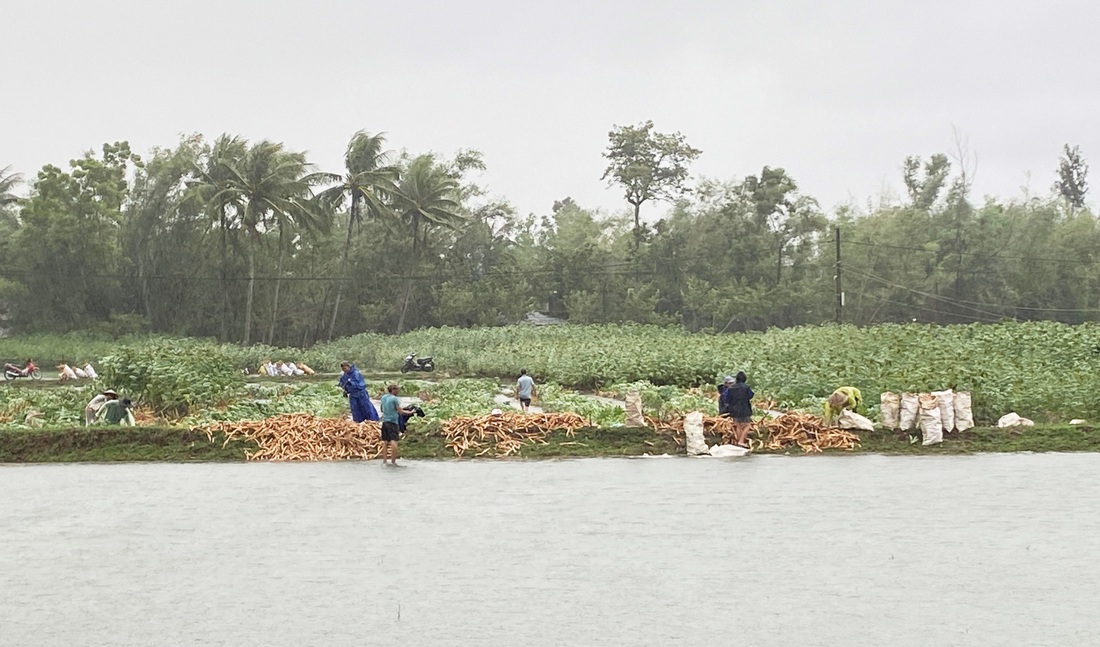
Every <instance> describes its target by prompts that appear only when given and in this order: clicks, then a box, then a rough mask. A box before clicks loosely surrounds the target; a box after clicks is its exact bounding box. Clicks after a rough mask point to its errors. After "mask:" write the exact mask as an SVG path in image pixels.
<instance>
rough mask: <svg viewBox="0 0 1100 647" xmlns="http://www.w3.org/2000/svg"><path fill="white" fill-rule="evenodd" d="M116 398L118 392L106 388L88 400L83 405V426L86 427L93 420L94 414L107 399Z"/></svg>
mask: <svg viewBox="0 0 1100 647" xmlns="http://www.w3.org/2000/svg"><path fill="white" fill-rule="evenodd" d="M117 399H118V394H117V393H115V391H114V389H107V390H106V391H104V392H103V393H100V394H99V395H97V396H95V397H94V398H92V399H91V400H90V401H88V404H87V405H85V407H84V426H85V427H87V426H88V425H90V424H92V423H93V422H95V414H97V413H99V408H100V407H102V406H103V405H104V404H107V401H108V400H117Z"/></svg>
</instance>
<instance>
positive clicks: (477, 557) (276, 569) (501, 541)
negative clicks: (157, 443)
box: [0, 454, 1100, 647]
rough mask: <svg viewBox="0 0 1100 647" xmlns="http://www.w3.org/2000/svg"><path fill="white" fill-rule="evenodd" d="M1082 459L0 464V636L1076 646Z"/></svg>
mask: <svg viewBox="0 0 1100 647" xmlns="http://www.w3.org/2000/svg"><path fill="white" fill-rule="evenodd" d="M1098 475H1100V454H1039V455H980V456H960V457H934V458H914V457H883V456H852V457H797V458H796V457H764V456H752V457H748V458H743V459H733V460H719V459H686V458H664V459H632V460H630V459H622V460H614V459H602V460H601V459H592V460H574V461H546V462H489V461H486V462H442V461H440V462H412V463H410V464H409V466H407V467H404V468H393V467H383V466H382V465H380V464H379V463H377V462H369V463H363V462H344V463H327V464H192V465H178V464H177V465H173V464H125V465H35V466H0V645H4V646H8V645H19V646H22V645H47V646H53V645H57V646H62V645H65V646H68V645H85V646H87V645H112V646H119V645H123V646H130V645H133V646H139V645H140V646H148V645H226V646H233V647H237V646H241V645H256V646H274V647H281V646H288V647H306V646H317V645H320V646H342V645H400V646H402V647H411V646H420V645H424V646H428V645H432V646H436V645H500V646H504V645H507V646H516V645H535V646H550V645H555V646H556V645H701V646H702V645H708V646H709V645H725V644H738V645H830V646H832V645H875V646H877V645H921V646H925V645H937V646H944V645H983V646H984V645H1063V646H1064V645H1096V644H1100V615H1098V613H1097V610H1096V605H1097V602H1098V600H1100V593H1098V584H1097V583H1100V566H1098V561H1097V556H1098V555H1100V515H1098V514H1097V511H1096V506H1097V501H1100V476H1098Z"/></svg>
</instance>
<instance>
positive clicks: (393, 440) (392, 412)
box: [382, 384, 414, 465]
mask: <svg viewBox="0 0 1100 647" xmlns="http://www.w3.org/2000/svg"><path fill="white" fill-rule="evenodd" d="M413 413H414V410H413V409H409V408H405V407H402V406H401V399H400V398H398V397H397V385H396V384H391V385H389V386H387V387H386V395H383V396H382V464H383V465H385V464H386V459H387V458H388V459H389V460H390V463H391V464H393V465H397V439H398V438H400V437H401V415H402V414H404V415H412V414H413Z"/></svg>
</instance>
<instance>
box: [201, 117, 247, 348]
mask: <svg viewBox="0 0 1100 647" xmlns="http://www.w3.org/2000/svg"><path fill="white" fill-rule="evenodd" d="M247 152H248V142H247V141H245V140H244V139H242V138H240V137H235V136H233V137H231V136H229V135H228V134H224V135H222V136H221V137H218V139H217V140H216V141H215V142H214V146H213V148H211V150H210V154H209V155H207V156H206V158H205V159H204V160H203V162H202V163H201V164H198V165H196V167H195V169H194V172H193V173H194V176H195V180H194V181H193V182H192V183H191V190H192V194H191V198H193V199H198V200H200V201H201V202H202V204H203V207H204V208H205V209H206V213H207V214H209V217H210V220H211V221H212V224H213V225H214V226H215V227H217V229H218V231H219V233H220V234H221V252H222V253H221V285H222V308H221V310H222V313H221V326H220V330H219V333H218V339H219V340H221V341H225V340H226V339H227V337H228V334H229V330H228V326H229V276H228V262H229V242H230V240H229V239H230V235H231V229H232V227H233V218H232V216H233V215H234V214H237V213H239V212H240V210H241V208H242V204H241V201H240V194H239V192H238V191H237V190H236V187H234V186H233V185H232V184H231V181H232V180H233V178H234V174H233V173H231V172H230V169H232V168H234V167H235V166H236V165H237V163H238V162H239V161H240V160H241V159H242V158H244V155H245V153H247Z"/></svg>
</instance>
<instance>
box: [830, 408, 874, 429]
mask: <svg viewBox="0 0 1100 647" xmlns="http://www.w3.org/2000/svg"><path fill="white" fill-rule="evenodd" d="M836 424H837V426H838V427H840V428H841V429H858V430H860V431H874V430H875V423H873V422H871V421H870V420H868V419H867V418H865V417H863V416H861V415H859V414H858V413H856V412H855V411H849V410H847V409H845V410H844V411H841V412H840V416H839V417H838V418H837V419H836Z"/></svg>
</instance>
